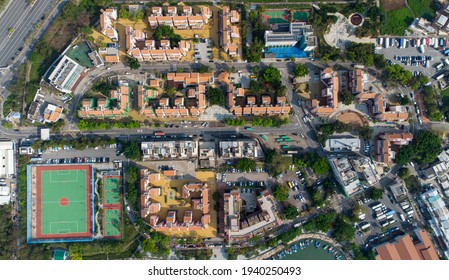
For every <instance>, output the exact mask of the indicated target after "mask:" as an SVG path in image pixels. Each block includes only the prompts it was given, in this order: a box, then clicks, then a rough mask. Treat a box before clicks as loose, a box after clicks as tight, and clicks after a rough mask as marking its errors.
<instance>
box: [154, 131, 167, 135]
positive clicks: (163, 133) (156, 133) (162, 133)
mask: <svg viewBox="0 0 449 280" xmlns="http://www.w3.org/2000/svg"><path fill="white" fill-rule="evenodd" d="M154 136H165V132H163V131H155V132H154Z"/></svg>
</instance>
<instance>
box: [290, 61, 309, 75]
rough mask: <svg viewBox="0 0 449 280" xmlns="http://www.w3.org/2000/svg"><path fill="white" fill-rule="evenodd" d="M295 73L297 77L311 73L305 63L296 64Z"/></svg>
mask: <svg viewBox="0 0 449 280" xmlns="http://www.w3.org/2000/svg"><path fill="white" fill-rule="evenodd" d="M293 74H294V75H295V77H304V76H306V75H308V74H309V68H307V66H305V65H304V64H299V63H298V64H296V65H295V69H293Z"/></svg>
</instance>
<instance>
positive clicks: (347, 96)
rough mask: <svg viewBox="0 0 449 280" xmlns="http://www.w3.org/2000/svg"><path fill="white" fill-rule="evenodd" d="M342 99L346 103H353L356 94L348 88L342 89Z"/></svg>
mask: <svg viewBox="0 0 449 280" xmlns="http://www.w3.org/2000/svg"><path fill="white" fill-rule="evenodd" d="M340 101H341V103H343V104H345V105H351V104H352V103H353V102H354V95H353V94H352V93H351V92H350V91H349V90H347V89H346V90H343V91H340Z"/></svg>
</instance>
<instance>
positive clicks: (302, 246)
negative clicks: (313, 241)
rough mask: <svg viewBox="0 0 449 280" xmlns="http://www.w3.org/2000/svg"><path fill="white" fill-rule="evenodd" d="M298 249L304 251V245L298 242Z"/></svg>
mask: <svg viewBox="0 0 449 280" xmlns="http://www.w3.org/2000/svg"><path fill="white" fill-rule="evenodd" d="M299 248H300V249H301V250H302V249H304V243H303V242H302V241H301V242H299Z"/></svg>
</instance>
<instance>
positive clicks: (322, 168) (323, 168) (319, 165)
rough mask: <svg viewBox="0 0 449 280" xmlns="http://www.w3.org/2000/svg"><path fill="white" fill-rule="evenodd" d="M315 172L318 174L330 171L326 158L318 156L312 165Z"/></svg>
mask: <svg viewBox="0 0 449 280" xmlns="http://www.w3.org/2000/svg"><path fill="white" fill-rule="evenodd" d="M311 168H312V170H313V172H315V174H317V175H324V174H326V173H327V172H329V164H328V163H327V160H326V159H325V158H318V159H317V160H316V161H315V162H314V163H313V164H312V166H311Z"/></svg>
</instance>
